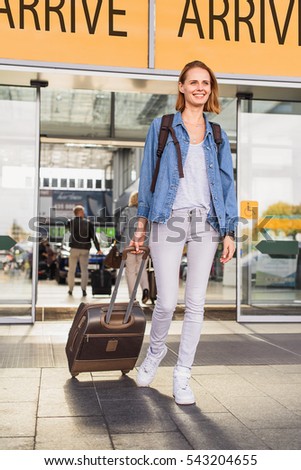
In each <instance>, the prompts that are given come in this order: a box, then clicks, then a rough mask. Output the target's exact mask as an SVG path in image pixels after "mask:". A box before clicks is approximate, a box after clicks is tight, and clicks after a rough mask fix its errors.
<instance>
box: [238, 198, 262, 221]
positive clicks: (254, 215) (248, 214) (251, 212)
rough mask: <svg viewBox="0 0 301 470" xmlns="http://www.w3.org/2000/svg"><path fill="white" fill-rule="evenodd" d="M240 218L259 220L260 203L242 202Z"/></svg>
mask: <svg viewBox="0 0 301 470" xmlns="http://www.w3.org/2000/svg"><path fill="white" fill-rule="evenodd" d="M240 216H241V217H244V218H245V219H250V220H257V219H258V202H257V201H241V203H240Z"/></svg>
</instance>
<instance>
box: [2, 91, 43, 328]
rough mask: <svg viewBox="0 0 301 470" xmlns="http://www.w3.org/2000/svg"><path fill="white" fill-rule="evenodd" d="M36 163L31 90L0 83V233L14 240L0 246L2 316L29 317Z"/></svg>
mask: <svg viewBox="0 0 301 470" xmlns="http://www.w3.org/2000/svg"><path fill="white" fill-rule="evenodd" d="M37 162H38V159H37V104H36V90H35V89H28V88H14V87H1V86H0V200H1V219H0V235H2V236H10V237H11V238H12V239H13V240H14V241H15V245H14V246H13V247H11V248H10V249H0V315H1V318H2V319H3V318H5V317H9V318H11V319H13V318H14V319H15V318H17V317H22V319H23V320H24V319H27V320H28V321H30V320H31V318H32V301H33V299H34V298H35V295H34V289H35V286H34V284H33V282H32V274H33V243H32V242H31V241H29V240H30V235H31V233H32V227H33V223H34V217H35V216H36V202H37V201H36V197H37V193H36V183H37V171H38V168H37ZM0 248H1V247H0Z"/></svg>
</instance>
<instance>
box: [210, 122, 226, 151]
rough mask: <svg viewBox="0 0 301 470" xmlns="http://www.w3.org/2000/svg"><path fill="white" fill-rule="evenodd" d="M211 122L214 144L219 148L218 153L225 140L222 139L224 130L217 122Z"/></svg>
mask: <svg viewBox="0 0 301 470" xmlns="http://www.w3.org/2000/svg"><path fill="white" fill-rule="evenodd" d="M209 122H210V124H211V127H212V131H213V137H214V142H215V144H216V146H217V153H218V152H219V148H220V145H221V143H222V141H223V139H222V129H221V126H220V125H219V124H217V122H211V121H209Z"/></svg>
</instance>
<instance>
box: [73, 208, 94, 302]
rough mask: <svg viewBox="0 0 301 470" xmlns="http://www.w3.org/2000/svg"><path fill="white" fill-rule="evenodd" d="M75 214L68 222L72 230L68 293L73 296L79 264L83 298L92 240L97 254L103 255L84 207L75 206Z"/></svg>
mask: <svg viewBox="0 0 301 470" xmlns="http://www.w3.org/2000/svg"><path fill="white" fill-rule="evenodd" d="M73 213H74V218H73V219H72V220H70V221H69V222H68V228H69V230H70V242H69V245H70V248H71V250H70V257H69V271H68V286H69V291H68V293H69V295H72V291H73V287H74V277H75V271H76V266H77V263H78V262H79V265H80V270H81V288H82V291H83V297H85V296H86V295H87V291H86V289H87V284H88V276H89V273H88V263H89V251H90V248H91V240H93V243H94V245H95V248H96V250H97V254H102V251H101V249H100V246H99V242H98V240H97V238H96V235H95V231H94V227H93V225H92V224H91V222H90V221H89V220H88V219H86V218H85V210H84V208H83V206H75V207H74V209H73Z"/></svg>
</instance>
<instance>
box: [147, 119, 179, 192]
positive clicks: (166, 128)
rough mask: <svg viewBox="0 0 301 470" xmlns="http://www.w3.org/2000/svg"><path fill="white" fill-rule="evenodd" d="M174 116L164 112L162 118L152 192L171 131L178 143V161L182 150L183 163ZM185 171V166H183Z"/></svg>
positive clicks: (175, 141) (176, 143)
mask: <svg viewBox="0 0 301 470" xmlns="http://www.w3.org/2000/svg"><path fill="white" fill-rule="evenodd" d="M173 118H174V114H164V116H162V119H161V126H160V132H159V142H158V149H157V157H158V158H157V162H156V167H155V171H154V174H153V179H152V184H151V188H150V190H151V192H152V193H153V192H155V187H156V182H157V178H158V174H159V169H160V162H161V156H162V153H163V150H164V148H165V145H166V142H167V137H168V134H169V132H170V133H171V136H172V139H173V141H174V143H175V145H176V149H177V154H178V161H179V152H180V160H181V164H182V158H181V150H180V144H179V142H178V140H177V138H176V135H175V132H174V129H173V127H172V123H173ZM182 172H183V168H182Z"/></svg>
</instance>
